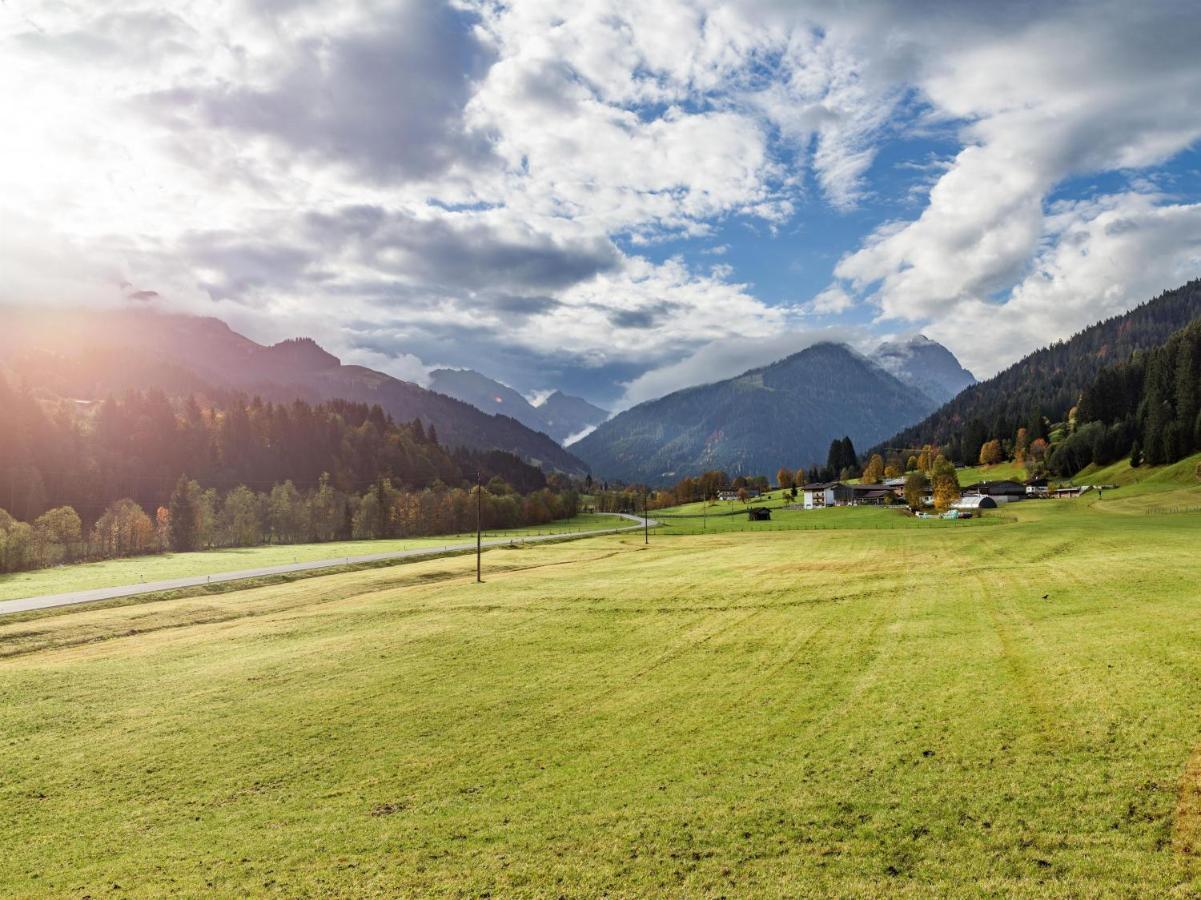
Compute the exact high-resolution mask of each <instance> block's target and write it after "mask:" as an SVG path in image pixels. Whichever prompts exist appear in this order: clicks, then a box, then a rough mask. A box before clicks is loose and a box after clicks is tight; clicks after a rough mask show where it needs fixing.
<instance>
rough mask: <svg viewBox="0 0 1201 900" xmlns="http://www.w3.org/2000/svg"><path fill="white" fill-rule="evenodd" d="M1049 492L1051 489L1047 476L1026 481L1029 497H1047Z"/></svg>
mask: <svg viewBox="0 0 1201 900" xmlns="http://www.w3.org/2000/svg"><path fill="white" fill-rule="evenodd" d="M1049 493H1050V489H1049V488H1048V487H1047V479H1045V478H1031V479H1030V480H1029V481H1027V482H1026V496H1027V497H1046V496H1047V495H1048V494H1049Z"/></svg>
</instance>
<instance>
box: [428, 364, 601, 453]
mask: <svg viewBox="0 0 1201 900" xmlns="http://www.w3.org/2000/svg"><path fill="white" fill-rule="evenodd" d="M430 389H431V390H435V391H437V392H438V393H440V394H446V395H447V396H449V397H454V398H456V399H458V400H462V401H463V402H464V403H470V404H471V405H472V406H474V407H476V408H477V409H481V410H483V411H484V412H487V413H501V414H504V415H507V416H512V417H513V418H515V419H517V421H519V422H521V423H522V424H523V425H525V426H526V427H527V428H532V429H533V430H535V431H541V432H542V433H543V434H547V435H550V436H551V437H552V438H554V439H555V441H557V442H558V443H560V444H562V443H563V442H564V441H566V440H567V439H568V438H570V437H572V436H573V435H576V434H578V433H580V432H581V431H583V430H584V429H586V428H588V427H590V426H594V425H599V424H600V423H601V422H603V421H604V420H605V419H607V418H608V417H609V413H608V411H607V410H604V409H601V408H600V407H599V406H594V405H593V404H591V403H589V402H588V401H587V400H584V399H582V398H580V397H571V396H568V395H567V394H564V393H563V392H562V391H555V392H554V393H552V394H551V395H550V396H549V397H547V398H546V399H545V400H543V401H542V403H541V404H539V405H537V406H535V405H534V404H532V403H530V402H529V401H528V400H526V399H525V397H523V396H522V395H521V394H519V393H518V392H517V391H515V390H513V389H512V388H511V387H509V386H508V385H506V384H501V383H500V382H499V381H496V380H495V379H493V378H489V377H488V376H487V375H482V374H481V373H479V372H476V371H474V370H472V369H435V370H434V371H432V372H430Z"/></svg>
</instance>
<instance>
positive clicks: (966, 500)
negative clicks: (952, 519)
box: [951, 494, 997, 512]
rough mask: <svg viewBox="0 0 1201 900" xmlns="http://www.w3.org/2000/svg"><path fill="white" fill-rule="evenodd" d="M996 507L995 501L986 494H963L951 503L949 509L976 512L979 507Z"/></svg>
mask: <svg viewBox="0 0 1201 900" xmlns="http://www.w3.org/2000/svg"><path fill="white" fill-rule="evenodd" d="M996 508H997V501H996V500H994V499H993V498H992V497H990V496H988V495H987V494H965V495H964V496H962V497H960V498H959V499H958V500H956V501H955V502H954V503H952V504H951V509H957V510H959V511H960V512H976V511H977V510H981V509H996Z"/></svg>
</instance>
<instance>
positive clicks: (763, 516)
mask: <svg viewBox="0 0 1201 900" xmlns="http://www.w3.org/2000/svg"><path fill="white" fill-rule="evenodd" d="M746 517H747V518H748V519H750V520H751V521H752V522H769V521H771V510H770V509H768V508H767V507H766V506H752V507H751V508H750V509H748V510H747V511H746Z"/></svg>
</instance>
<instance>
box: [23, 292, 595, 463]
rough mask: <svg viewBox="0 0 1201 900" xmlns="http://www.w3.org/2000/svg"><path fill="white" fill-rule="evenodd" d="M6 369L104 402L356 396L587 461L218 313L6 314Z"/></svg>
mask: <svg viewBox="0 0 1201 900" xmlns="http://www.w3.org/2000/svg"><path fill="white" fill-rule="evenodd" d="M0 314H2V315H3V317H4V327H3V328H2V329H0V367H7V368H8V370H9V371H10V372H11V373H13V375H14V376H15V377H16V378H17V379H19V380H21V381H24V382H26V383H28V384H31V385H36V386H38V387H39V388H44V389H46V390H48V391H52V392H53V393H55V394H57V395H59V396H63V397H73V398H79V399H85V400H99V399H102V398H103V397H104V396H105V395H106V394H109V393H113V394H121V393H123V392H124V391H126V390H128V389H135V390H145V389H150V388H158V389H159V390H161V391H163V392H164V393H166V394H168V395H172V396H174V395H183V394H187V393H195V392H201V391H209V390H211V389H218V390H225V391H232V390H240V391H243V392H245V393H246V394H248V395H258V396H261V397H263V398H264V399H269V400H273V401H276V402H277V403H283V404H288V403H291V402H292V401H293V400H296V399H300V400H305V401H307V402H309V403H319V402H321V401H327V400H349V401H354V402H358V403H366V404H369V405H379V406H380V407H381V408H382V409H383V411H384V412H385V413H387V414H388V415H390V416H392V417H393V418H395V419H396V420H397V421H401V422H411V421H413V420H414V419H418V418H420V419H421V420H422V421H423V422H425V423H426V424H427V425H429V424H433V425H434V426H435V427H436V428H437V430H438V433H439V434H440V435H441V436H442V440H443V442H444V443H445V444H447V445H448V446H452V447H459V446H463V447H470V448H472V449H476V450H493V449H494V450H503V451H506V452H508V453H514V454H516V455H518V456H520V457H522V458H523V459H525V460H526V461H528V462H532V463H535V464H536V465H540V466H542V467H544V468H545V469H547V470H548V471H560V472H564V473H566V474H568V475H572V476H579V477H582V476H583V475H585V474H586V467H585V466H584V464H583V463H581V462H580V461H579V460H578V459H577V458H575V457H574V456H572V454H570V453H568V452H567V451H566V450H564V449H563V448H562V447H560V446H559V445H558V444H556V443H555V442H554V441H553V440H551V439H550V438H549V437H547V436H546V435H545V434H540V433H539V432H537V431H533V430H531V429H530V428H527V427H526V426H525V425H522V424H521V423H520V422H518V421H517V420H516V419H513V418H510V417H509V416H505V415H488V414H487V413H484V412H481V411H480V410H479V409H476V408H475V407H474V406H472V405H470V404H469V403H464V402H462V401H461V400H456V399H454V398H453V397H447V396H445V395H443V394H439V393H436V392H435V391H429V390H426V389H425V388H422V387H420V386H419V385H416V384H413V383H411V382H408V381H402V380H400V379H398V378H393V377H392V376H390V375H388V374H386V373H384V372H377V371H375V370H373V369H368V368H366V367H364V366H354V365H343V364H342V363H341V362H340V360H339V359H338V358H337V357H336V356H333V355H332V354H330V353H327V352H326V351H325V350H323V349H322V348H321V347H319V346H318V345H317V344H316V343H315V342H314V341H312V340H311V339H308V338H301V339H296V340H288V341H282V342H280V343H278V344H275V345H273V346H270V347H267V346H263V345H261V344H258V343H255V342H254V341H252V340H250V339H248V338H246V337H243V336H242V335H240V334H238V333H237V332H235V331H233V330H232V329H230V328H229V326H228V325H226V324H225V323H224V322H221V321H220V320H218V319H212V318H197V317H194V316H180V315H168V314H163V313H158V312H155V311H153V310H146V309H122V310H66V311H64V310H36V309H28V308H21V309H7V310H3V311H0Z"/></svg>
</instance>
